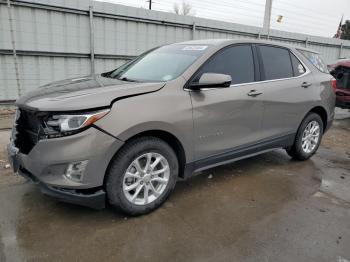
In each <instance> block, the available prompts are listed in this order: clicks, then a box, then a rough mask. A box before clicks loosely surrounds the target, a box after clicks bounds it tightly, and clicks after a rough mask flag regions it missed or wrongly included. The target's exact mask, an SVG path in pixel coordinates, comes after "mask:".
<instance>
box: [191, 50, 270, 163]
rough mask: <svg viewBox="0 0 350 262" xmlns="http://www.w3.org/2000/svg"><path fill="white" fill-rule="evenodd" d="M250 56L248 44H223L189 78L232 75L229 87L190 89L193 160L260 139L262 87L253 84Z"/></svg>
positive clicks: (237, 147) (252, 66) (219, 153)
mask: <svg viewBox="0 0 350 262" xmlns="http://www.w3.org/2000/svg"><path fill="white" fill-rule="evenodd" d="M254 57H255V56H254V55H253V49H252V46H251V45H249V44H245V45H234V46H230V47H226V48H224V49H223V50H221V51H219V52H218V53H216V54H215V55H214V56H213V57H212V58H210V59H209V61H207V62H206V64H204V66H203V67H202V68H201V69H200V71H199V72H198V73H197V75H196V76H195V77H194V79H193V82H196V81H198V80H199V78H200V77H201V75H202V74H203V73H221V74H227V75H231V77H232V84H231V86H230V87H227V88H215V89H205V90H200V91H191V92H190V95H191V99H192V105H193V121H194V135H195V137H194V139H195V141H194V143H195V158H196V160H205V159H208V158H209V157H214V159H215V157H219V158H220V155H221V156H222V155H224V154H227V153H228V154H229V153H230V152H232V151H233V150H234V149H239V148H242V147H245V146H249V144H251V143H252V142H255V141H258V140H260V139H261V128H262V116H263V102H262V101H263V98H264V94H263V93H264V90H263V85H259V84H254V81H255V79H256V77H257V76H256V75H255V70H254ZM217 160H219V159H217Z"/></svg>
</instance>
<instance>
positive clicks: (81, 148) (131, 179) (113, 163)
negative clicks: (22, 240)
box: [8, 39, 335, 215]
mask: <svg viewBox="0 0 350 262" xmlns="http://www.w3.org/2000/svg"><path fill="white" fill-rule="evenodd" d="M331 81H332V77H331V75H330V74H329V73H328V71H327V68H326V66H325V64H324V63H323V61H322V59H321V58H320V55H319V54H318V53H316V52H314V51H312V50H308V49H304V48H294V47H290V46H284V45H280V44H276V43H272V42H263V41H254V40H253V41H251V40H249V41H244V40H227V39H218V40H199V41H189V42H183V43H177V44H171V45H166V46H162V47H159V48H155V49H152V50H150V51H148V52H146V53H144V54H142V55H140V56H139V57H137V58H135V59H134V60H132V61H130V62H128V63H126V64H124V65H123V66H121V67H119V68H118V69H116V70H113V71H111V72H107V73H103V74H101V75H96V76H93V77H83V78H76V79H68V80H64V81H59V82H55V83H51V84H49V85H45V86H43V87H41V88H38V89H37V90H35V91H32V92H29V93H27V94H26V95H24V96H22V97H21V98H19V99H18V100H17V102H16V104H17V106H18V110H17V113H16V122H15V125H14V127H13V132H12V137H11V141H10V144H9V145H8V154H9V158H10V160H11V163H12V166H13V168H14V171H15V172H18V173H19V174H21V175H23V176H25V177H28V178H30V179H31V180H33V181H35V182H36V183H37V184H38V185H39V186H40V188H41V191H42V192H43V193H45V194H47V195H50V196H53V197H55V198H58V199H59V200H62V201H66V202H70V203H75V204H80V205H85V206H89V207H94V208H103V207H105V204H106V203H109V204H110V205H112V206H113V207H115V208H117V209H119V210H122V211H124V212H125V213H127V214H130V215H139V214H145V213H147V212H150V211H152V210H154V209H155V208H157V207H159V206H160V205H161V204H162V203H163V202H164V201H165V200H166V198H167V197H168V196H169V194H170V193H171V191H172V190H173V189H174V187H175V184H176V181H177V180H179V179H186V178H188V177H190V176H191V175H192V174H193V173H195V172H197V171H200V170H203V169H207V168H210V167H214V166H217V165H221V164H225V163H228V162H231V161H234V160H237V159H242V158H246V157H250V156H254V155H257V154H260V153H263V152H267V151H269V150H273V149H276V148H285V149H286V151H287V153H288V154H289V155H290V156H291V157H292V158H294V159H297V160H306V159H308V158H310V157H311V156H312V155H313V154H314V153H315V152H316V150H317V148H318V147H319V145H320V142H321V138H322V135H323V134H324V132H325V131H326V130H327V129H328V128H329V127H330V126H331V123H332V120H333V116H334V104H335V95H334V92H333V90H332V86H331Z"/></svg>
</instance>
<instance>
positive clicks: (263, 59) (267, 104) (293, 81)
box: [257, 45, 317, 139]
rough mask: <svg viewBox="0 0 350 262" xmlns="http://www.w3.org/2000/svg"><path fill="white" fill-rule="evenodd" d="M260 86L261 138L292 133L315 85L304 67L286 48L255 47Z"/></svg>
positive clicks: (306, 110) (306, 109)
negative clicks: (258, 62) (262, 114)
mask: <svg viewBox="0 0 350 262" xmlns="http://www.w3.org/2000/svg"><path fill="white" fill-rule="evenodd" d="M257 49H258V54H259V57H260V68H261V72H262V78H263V79H262V80H264V81H263V82H261V85H263V86H264V120H263V125H262V135H263V137H264V138H266V139H274V138H278V137H282V136H288V135H291V134H293V133H295V132H296V131H297V129H298V127H299V124H300V122H301V120H302V118H303V117H304V116H305V114H306V112H308V110H309V109H310V108H311V105H312V103H313V98H314V94H315V92H314V91H313V88H314V87H315V86H317V85H316V84H315V83H314V78H313V76H312V74H311V72H310V71H309V70H308V69H307V68H306V66H305V65H304V64H303V63H302V62H301V61H300V60H299V59H298V58H297V57H296V55H295V54H293V53H292V52H291V51H290V50H289V49H287V48H284V47H279V46H270V45H257Z"/></svg>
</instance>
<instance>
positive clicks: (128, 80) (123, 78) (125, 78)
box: [117, 76, 137, 82]
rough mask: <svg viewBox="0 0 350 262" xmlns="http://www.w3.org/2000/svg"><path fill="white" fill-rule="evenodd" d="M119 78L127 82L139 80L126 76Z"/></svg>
mask: <svg viewBox="0 0 350 262" xmlns="http://www.w3.org/2000/svg"><path fill="white" fill-rule="evenodd" d="M117 79H119V80H122V81H127V82H137V81H136V80H134V79H130V78H127V77H126V76H124V77H122V78H117Z"/></svg>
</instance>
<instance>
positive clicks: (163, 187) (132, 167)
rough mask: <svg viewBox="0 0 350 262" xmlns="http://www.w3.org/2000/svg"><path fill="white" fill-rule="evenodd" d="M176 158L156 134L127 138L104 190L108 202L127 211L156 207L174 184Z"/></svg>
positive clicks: (135, 213)
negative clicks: (153, 135)
mask: <svg viewBox="0 0 350 262" xmlns="http://www.w3.org/2000/svg"><path fill="white" fill-rule="evenodd" d="M178 166H179V165H178V159H177V157H176V154H175V152H174V150H173V149H172V148H171V147H170V146H169V145H168V144H167V143H166V142H164V141H163V140H161V139H158V138H156V137H140V138H136V139H134V140H132V141H129V142H128V143H127V144H126V145H125V146H124V147H123V148H122V149H121V150H120V151H119V152H118V154H117V155H116V157H115V158H114V159H113V160H112V163H111V167H110V169H109V172H108V174H107V179H106V191H107V196H108V200H109V202H110V204H111V205H112V206H114V207H116V208H118V209H120V210H122V211H123V212H125V213H127V214H129V215H141V214H146V213H148V212H150V211H152V210H154V209H155V208H157V207H159V206H160V205H161V204H162V203H163V202H164V201H165V200H166V198H167V197H168V196H169V194H170V193H171V191H172V190H173V188H174V187H175V184H176V180H177V176H178V170H179V167H178Z"/></svg>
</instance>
